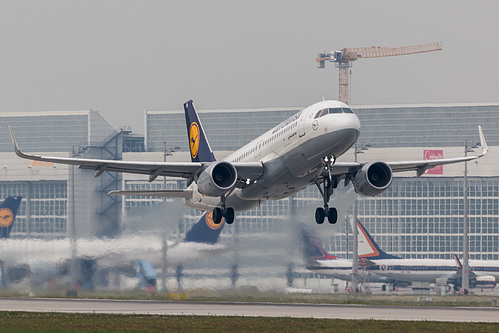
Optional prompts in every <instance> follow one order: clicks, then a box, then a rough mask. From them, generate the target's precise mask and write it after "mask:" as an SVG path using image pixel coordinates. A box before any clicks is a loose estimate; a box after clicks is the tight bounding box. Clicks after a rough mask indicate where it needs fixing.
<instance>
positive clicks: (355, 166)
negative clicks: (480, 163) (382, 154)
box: [332, 126, 489, 178]
mask: <svg viewBox="0 0 499 333" xmlns="http://www.w3.org/2000/svg"><path fill="white" fill-rule="evenodd" d="M478 134H479V137H480V146H481V147H482V151H481V153H480V154H479V155H472V156H466V157H464V156H463V157H455V158H443V159H436V160H416V161H402V162H386V164H388V165H389V166H390V168H391V169H392V171H393V172H404V171H416V174H417V176H418V177H420V176H422V175H423V174H424V172H425V171H426V170H428V169H431V168H433V167H435V166H437V165H445V164H453V163H460V162H466V161H472V160H476V159H478V158H480V157H482V156H485V155H486V154H487V153H488V151H489V147H488V146H487V142H486V141H485V136H484V135H483V132H482V127H481V126H478ZM363 165H364V164H362V163H355V162H343V163H342V162H337V163H335V164H334V166H333V170H332V173H333V175H347V174H353V173H355V172H356V171H357V170H359V169H360V168H362V166H363ZM340 178H341V177H340Z"/></svg>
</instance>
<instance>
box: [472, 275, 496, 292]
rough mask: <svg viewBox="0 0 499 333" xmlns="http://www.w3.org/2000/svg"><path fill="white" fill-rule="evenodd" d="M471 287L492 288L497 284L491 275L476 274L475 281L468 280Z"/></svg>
mask: <svg viewBox="0 0 499 333" xmlns="http://www.w3.org/2000/svg"><path fill="white" fill-rule="evenodd" d="M470 282H471V285H472V287H473V288H484V289H493V288H495V286H496V284H497V280H496V278H495V277H494V276H492V275H482V276H477V277H476V281H470Z"/></svg>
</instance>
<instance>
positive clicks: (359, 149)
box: [351, 142, 371, 293]
mask: <svg viewBox="0 0 499 333" xmlns="http://www.w3.org/2000/svg"><path fill="white" fill-rule="evenodd" d="M369 147H371V145H370V144H368V143H365V142H360V143H359V145H357V143H355V149H354V155H355V163H357V155H358V154H364V150H368V149H369ZM358 209H359V206H358V200H357V198H355V202H354V208H353V221H352V224H351V225H352V243H353V244H352V245H353V255H352V289H353V292H354V293H356V292H357V290H358V282H357V274H358V272H359V240H358V238H359V237H358V230H357V214H358Z"/></svg>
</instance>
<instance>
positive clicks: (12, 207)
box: [0, 197, 22, 238]
mask: <svg viewBox="0 0 499 333" xmlns="http://www.w3.org/2000/svg"><path fill="white" fill-rule="evenodd" d="M21 200H22V197H7V198H5V200H4V201H3V202H2V204H1V205H0V238H9V237H10V231H11V230H12V225H13V224H14V219H15V218H16V214H17V209H18V208H19V205H20V204H21Z"/></svg>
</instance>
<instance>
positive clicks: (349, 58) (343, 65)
mask: <svg viewBox="0 0 499 333" xmlns="http://www.w3.org/2000/svg"><path fill="white" fill-rule="evenodd" d="M441 49H442V43H439V42H437V43H429V44H421V45H412V46H402V47H381V46H371V47H353V48H344V49H343V50H340V51H331V53H319V56H318V57H317V58H316V59H315V60H316V61H317V65H318V67H319V68H325V67H326V60H328V61H330V62H334V63H335V64H336V66H335V67H336V68H338V69H339V70H340V73H339V97H338V99H339V100H340V101H341V102H343V103H345V104H348V103H349V96H348V91H349V75H348V71H349V68H350V67H352V63H353V62H354V61H355V60H357V59H360V58H379V57H391V56H399V55H406V54H415V53H424V52H432V51H439V50H441Z"/></svg>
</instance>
